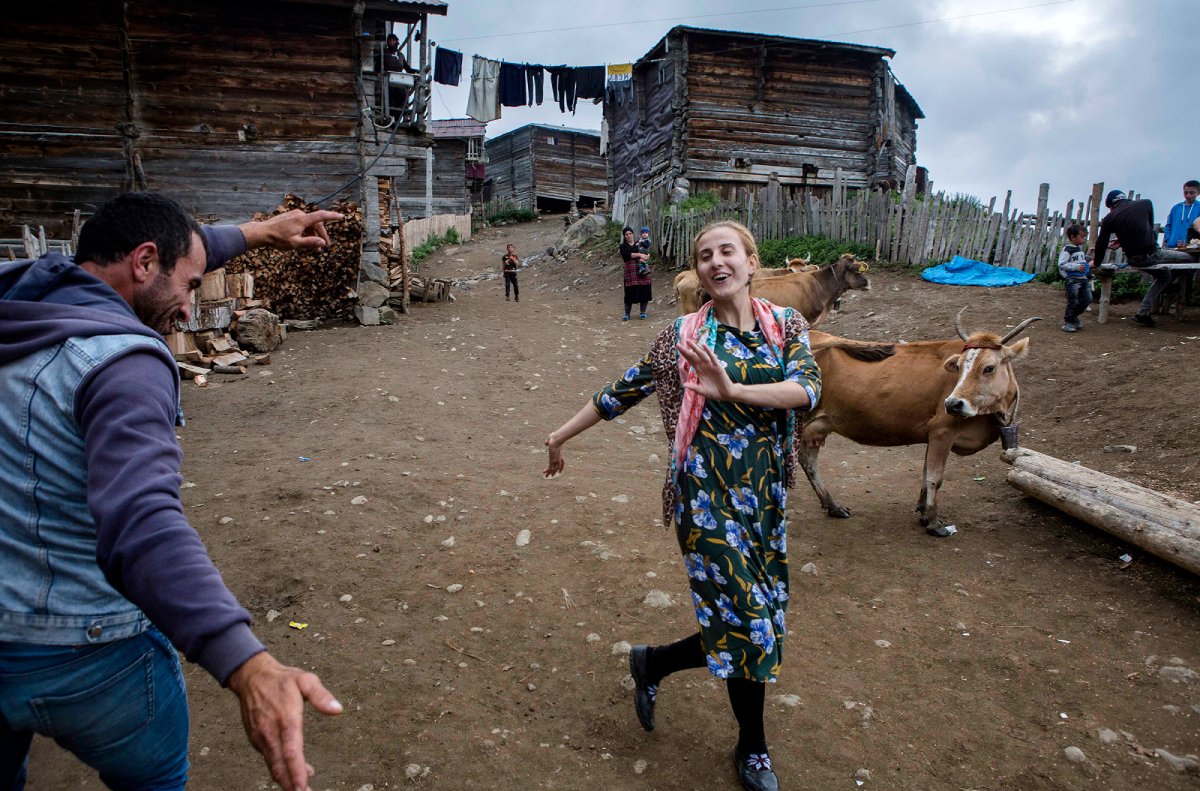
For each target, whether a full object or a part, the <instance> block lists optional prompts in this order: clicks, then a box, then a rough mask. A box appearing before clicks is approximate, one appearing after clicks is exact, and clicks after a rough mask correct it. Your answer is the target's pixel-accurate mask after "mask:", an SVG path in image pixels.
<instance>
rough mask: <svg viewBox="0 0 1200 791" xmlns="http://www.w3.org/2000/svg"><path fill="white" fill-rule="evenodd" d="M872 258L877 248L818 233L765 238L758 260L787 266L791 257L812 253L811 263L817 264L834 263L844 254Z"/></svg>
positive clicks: (761, 244) (801, 256)
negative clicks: (836, 239) (785, 237)
mask: <svg viewBox="0 0 1200 791" xmlns="http://www.w3.org/2000/svg"><path fill="white" fill-rule="evenodd" d="M846 253H851V254H852V255H854V256H856V257H858V258H871V257H872V256H874V255H875V248H874V247H871V246H870V245H866V244H859V243H857V242H838V241H834V240H832V239H826V238H825V237H824V236H820V235H818V234H808V235H806V236H793V237H791V238H788V239H764V240H763V241H761V242H759V243H758V260H759V261H760V262H761V263H762V265H763V266H766V267H781V266H786V264H787V259H789V258H804V257H806V256H808V255H809V254H812V261H810V263H813V264H816V265H817V266H825V265H827V264H832V263H833V262H834V261H836V260H838V259H839V258H841V257H842V256H843V255H844V254H846Z"/></svg>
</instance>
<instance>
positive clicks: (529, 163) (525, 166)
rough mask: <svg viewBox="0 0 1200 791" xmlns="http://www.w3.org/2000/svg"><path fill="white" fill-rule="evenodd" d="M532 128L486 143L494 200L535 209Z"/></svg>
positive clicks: (522, 129)
mask: <svg viewBox="0 0 1200 791" xmlns="http://www.w3.org/2000/svg"><path fill="white" fill-rule="evenodd" d="M532 138H533V127H532V126H523V127H521V128H520V129H514V130H513V131H511V132H508V133H507V134H503V135H500V136H499V137H497V138H494V139H492V140H488V141H487V143H486V146H487V154H488V164H487V174H488V178H489V179H491V182H492V193H491V196H490V197H491V199H492V200H508V201H512V202H513V203H515V204H517V205H519V206H532V205H533V149H532Z"/></svg>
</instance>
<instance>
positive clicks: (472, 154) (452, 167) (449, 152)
mask: <svg viewBox="0 0 1200 791" xmlns="http://www.w3.org/2000/svg"><path fill="white" fill-rule="evenodd" d="M429 134H430V136H431V137H433V142H434V145H433V178H434V180H435V181H439V180H441V179H445V180H446V182H447V183H446V184H445V185H439V187H441V189H440V191H439V194H441V195H444V197H443V198H441V199H440V200H439V201H437V202H435V206H434V209H435V210H436V211H437V213H438V214H468V213H470V210H471V202H472V201H474V202H479V201H480V200H482V192H483V182H484V179H485V178H486V177H487V166H486V163H487V154H486V153H485V150H484V137H485V136H486V134H487V124H485V123H483V122H481V121H476V120H475V119H474V118H447V119H444V120H433V121H430V122H429ZM455 184H457V185H458V186H457V187H455V186H454V185H455ZM452 191H453V195H451V192H452Z"/></svg>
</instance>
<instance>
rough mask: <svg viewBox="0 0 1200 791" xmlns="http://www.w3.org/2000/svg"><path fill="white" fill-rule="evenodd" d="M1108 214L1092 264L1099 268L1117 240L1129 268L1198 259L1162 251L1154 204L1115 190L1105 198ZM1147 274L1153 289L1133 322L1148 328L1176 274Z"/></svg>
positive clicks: (1175, 252) (1101, 222) (1163, 271)
mask: <svg viewBox="0 0 1200 791" xmlns="http://www.w3.org/2000/svg"><path fill="white" fill-rule="evenodd" d="M1104 205H1105V206H1107V207H1108V214H1106V215H1104V219H1103V220H1101V221H1100V231H1099V235H1098V237H1097V239H1096V248H1095V250H1096V260H1095V262H1094V263H1093V264H1092V265H1093V267H1095V268H1096V269H1099V268H1100V265H1101V264H1103V263H1104V255H1105V253H1107V252H1108V242H1109V240H1110V239H1111V238H1112V237H1113V236H1116V237H1117V242H1118V243H1119V244H1120V245H1121V249H1122V250H1124V251H1125V257H1126V259H1127V260H1128V261H1129V265H1130V266H1133V267H1137V268H1139V269H1142V268H1145V267H1150V266H1156V265H1158V264H1191V263H1195V259H1194V258H1192V257H1191V256H1190V255H1188V254H1187V253H1183V252H1180V251H1178V250H1163V249H1161V248H1160V247H1159V246H1158V240H1157V237H1158V235H1157V234H1156V233H1155V232H1154V204H1153V203H1151V202H1150V201H1148V200H1129V198H1128V197H1127V196H1126V195H1125V193H1124V192H1121V191H1120V190H1113V191H1111V192H1109V193H1108V197H1106V198H1105V199H1104ZM1146 274H1148V275H1150V276H1151V277H1153V278H1154V282H1153V283H1151V284H1150V289H1149V290H1148V291H1147V292H1146V296H1145V298H1144V299H1142V304H1141V307H1139V308H1138V311H1137V313H1135V314H1134V316H1133V320H1134V321H1136V322H1137V323H1138V324H1141V325H1144V326H1146V327H1153V326H1154V319H1152V318H1150V308H1151V307H1153V305H1154V303H1155V302H1156V301H1157V300H1158V298H1159V296H1160V295H1161V294H1162V293H1163V291H1165V290H1166V288H1167V286H1169V285H1170V284H1171V279H1172V278H1173V277H1174V275H1173V274H1172V273H1171V272H1170V271H1169V270H1163V269H1159V270H1154V271H1151V272H1147V273H1146Z"/></svg>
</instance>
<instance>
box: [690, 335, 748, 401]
mask: <svg viewBox="0 0 1200 791" xmlns="http://www.w3.org/2000/svg"><path fill="white" fill-rule="evenodd" d="M679 353H680V354H682V355H683V359H685V360H687V362H688V365H690V366H692V369H693V370H694V371H695V372H696V376H697V377H698V378H699V380H700V381H698V382H690V381H689V382H684V384H683V386H684V387H686V388H687V389H688V390H694V391H696V392H697V393H699V394H700V395H702V396H704V397H705V398H708V399H713V400H715V401H734V400H736V399H735V398H734V393H735V391H736V388H737V385H736V384H734V382H733V380H732V379H730V378H729V374H728V373H726V372H725V369H724V368H723V367H722V366H721V361H720V360H719V359H717V353H716V352H714V351H713V350H712V349H710V348H708V347H707V346H697V345H696V342H695V341H688V342H687V344H686V345H685V344H680V345H679Z"/></svg>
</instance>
